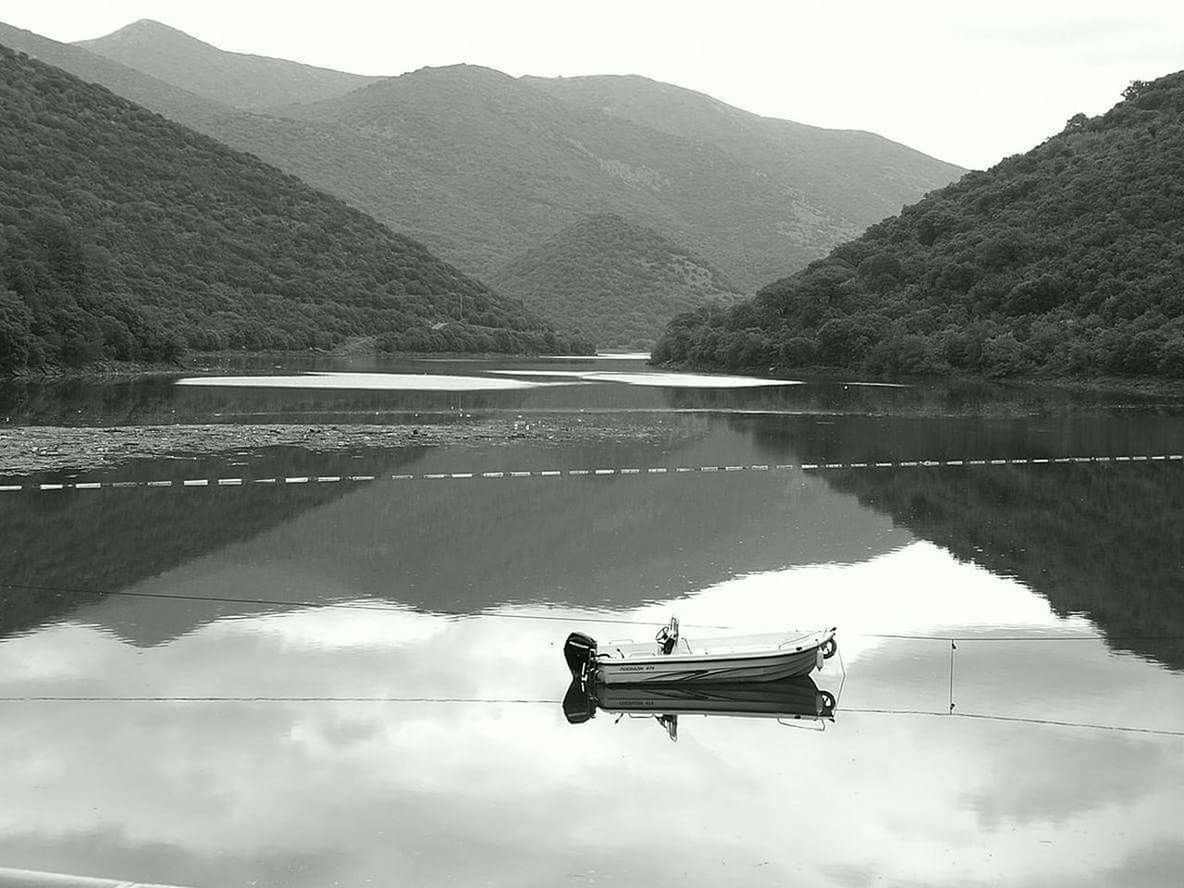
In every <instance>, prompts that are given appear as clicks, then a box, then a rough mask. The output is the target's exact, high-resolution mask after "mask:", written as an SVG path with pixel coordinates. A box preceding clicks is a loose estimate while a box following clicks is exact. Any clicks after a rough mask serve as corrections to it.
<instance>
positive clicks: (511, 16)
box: [0, 0, 1184, 168]
mask: <svg viewBox="0 0 1184 888" xmlns="http://www.w3.org/2000/svg"><path fill="white" fill-rule="evenodd" d="M140 18H153V19H156V20H158V21H162V22H164V23H165V24H169V25H172V26H173V27H176V28H180V29H181V30H183V31H186V32H187V33H189V34H192V35H193V36H195V37H198V38H200V39H202V40H206V41H208V42H210V43H213V44H215V45H217V46H220V47H222V48H224V49H229V50H234V51H238V52H253V53H259V54H263V55H272V56H277V57H281V58H289V59H295V60H297V61H302V62H307V63H310V64H316V65H323V66H326V67H332V68H338V69H341V70H346V71H354V72H357V73H363V74H378V75H395V74H400V73H403V72H405V71H413V70H415V69H417V68H421V67H423V66H425V65H433V66H434V65H448V64H455V63H458V62H467V63H470V64H479V65H486V66H489V67H492V68H497V69H499V70H502V71H506V72H507V73H510V74H514V75H521V74H535V75H543V76H555V75H579V74H641V75H645V76H647V77H652V78H654V79H656V80H662V81H666V82H669V83H675V84H678V85H680V86H685V87H689V88H691V89H696V90H699V91H701V92H705V93H708V94H710V95H712V96H715V97H716V98H719V99H722V100H723V101H725V102H728V103H730V104H733V105H736V106H738V107H741V108H745V109H747V110H749V111H753V112H756V113H758V114H764V115H768V116H772V117H782V118H787V119H790V120H796V121H799V122H802V123H809V124H814V125H817V126H826V127H837V128H844V129H862V130H870V131H872V132H876V133H879V134H881V135H883V136H887V137H888V138H890V139H894V140H896V141H899V142H903V143H904V144H907V145H910V146H912V147H914V148H917V149H919V150H921V151H924V152H926V153H927V154H931V155H933V156H935V157H939V158H941V159H943V160H947V161H950V162H953V163H957V164H960V165H962V166H967V167H975V168H981V167H986V166H989V165H991V164H993V163H995V162H996V161H998V160H1000V159H1001V158H1003V157H1005V156H1007V155H1009V154H1014V153H1017V152H1021V151H1026V150H1027V149H1028V148H1031V147H1032V146H1033V145H1036V144H1038V143H1039V142H1041V141H1043V139H1044V138H1046V137H1047V136H1049V135H1051V134H1053V133H1055V132H1057V131H1059V130H1060V129H1061V127H1062V126H1063V125H1064V122H1065V121H1066V120H1067V119H1068V118H1069V117H1071V116H1072V115H1073V114H1075V113H1077V112H1079V111H1084V112H1085V113H1087V114H1097V113H1101V112H1102V111H1105V110H1106V109H1107V108H1109V107H1110V106H1111V105H1113V104H1114V103H1115V102H1116V101H1118V99H1119V94H1120V93H1121V91H1122V89H1123V88H1124V87H1125V86H1126V85H1127V84H1128V83H1129V82H1130V81H1131V80H1134V79H1143V80H1147V79H1151V78H1154V77H1158V76H1161V75H1163V74H1167V73H1171V72H1173V71H1177V70H1180V69H1184V3H1179V2H1160V0H1145V2H1142V3H1138V4H1131V5H1130V6H1127V5H1125V4H1119V3H1116V2H1113V0H1111V2H1104V3H1103V2H1096V0H1070V2H1062V0H1027V2H1016V0H993V2H991V3H989V4H988V3H981V2H979V3H967V2H957V0H944V2H929V0H894V2H890V3H885V2H883V0H877V2H863V0H847V2H829V3H822V2H793V0H778V2H760V0H731V2H727V3H723V2H719V0H711V2H702V0H679V2H668V0H650V2H643V0H624V2H622V0H597V2H591V3H590V2H583V3H570V2H569V3H561V2H556V0H541V2H540V0H497V2H490V0H432V2H423V0H415V2H389V0H388V2H378V0H373V2H363V0H335V2H333V3H331V4H327V3H325V2H318V3H311V2H304V0H285V2H271V0H251V2H243V0H229V2H228V0H200V2H198V0H185V2H162V0H103V2H95V0H0V20H2V21H5V22H7V23H8V24H11V25H15V26H17V27H21V28H27V29H29V30H32V31H36V32H38V33H40V34H43V35H45V36H47V37H52V38H54V39H57V40H62V41H73V40H82V39H86V38H90V37H97V36H100V35H102V34H105V33H108V32H110V31H113V30H115V29H117V28H119V27H121V26H123V25H125V24H128V23H129V22H132V21H135V20H136V19H140Z"/></svg>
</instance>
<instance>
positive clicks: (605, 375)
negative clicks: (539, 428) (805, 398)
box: [489, 370, 803, 388]
mask: <svg viewBox="0 0 1184 888" xmlns="http://www.w3.org/2000/svg"><path fill="white" fill-rule="evenodd" d="M489 372H490V373H494V374H497V375H498V376H511V377H515V378H517V377H540V378H547V377H566V378H570V379H582V380H584V381H585V382H617V383H622V384H624V385H644V386H656V387H660V388H762V387H768V386H785V385H802V384H803V383H802V382H801V381H799V380H795V379H766V378H764V377H760V376H727V375H723V374H715V373H658V372H653V373H645V372H641V373H621V372H617V371H612V370H491V371H489Z"/></svg>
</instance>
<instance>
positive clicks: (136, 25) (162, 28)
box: [78, 18, 216, 48]
mask: <svg viewBox="0 0 1184 888" xmlns="http://www.w3.org/2000/svg"><path fill="white" fill-rule="evenodd" d="M162 39H167V40H174V41H183V42H186V43H194V44H200V45H201V46H209V47H210V48H216V47H214V46H213V45H212V44H210V43H206V42H205V41H203V40H199V39H198V38H196V37H194V36H193V35H192V34H187V33H185V32H184V31H182V30H180V29H179V28H174V27H173V26H172V25H166V24H165V23H164V22H158V21H157V20H156V19H147V18H142V19H136V21H134V22H132V23H130V24H127V25H124V26H123V27H122V28H120V29H119V30H117V31H112V32H111V33H110V34H107V35H105V36H103V37H96V38H93V39H92V40H79V41H78V44H79V45H82V46H85V45H86V44H88V43H92V42H95V41H97V40H104V41H116V40H118V41H122V42H125V43H126V42H137V41H139V42H143V41H156V40H162Z"/></svg>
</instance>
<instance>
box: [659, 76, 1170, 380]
mask: <svg viewBox="0 0 1184 888" xmlns="http://www.w3.org/2000/svg"><path fill="white" fill-rule="evenodd" d="M1182 111H1184V72H1182V73H1178V74H1172V75H1169V76H1167V77H1164V78H1161V79H1159V80H1156V81H1153V82H1150V83H1143V82H1139V81H1136V82H1135V83H1133V84H1132V85H1131V86H1130V87H1129V88H1128V89H1127V90H1126V91H1125V92H1124V101H1122V102H1120V103H1119V104H1118V105H1116V106H1115V107H1114V108H1113V109H1111V110H1110V111H1108V112H1107V113H1106V114H1103V115H1100V116H1098V117H1095V118H1092V119H1091V118H1087V117H1086V116H1085V115H1083V114H1078V115H1076V116H1074V117H1073V118H1072V119H1071V120H1070V121H1069V122H1068V124H1067V125H1066V127H1065V129H1064V130H1063V131H1062V132H1061V133H1059V134H1057V135H1055V136H1053V137H1051V138H1049V139H1048V140H1047V141H1045V142H1044V143H1043V144H1041V145H1039V146H1037V147H1036V148H1033V149H1032V150H1031V151H1029V152H1027V153H1026V154H1021V155H1016V156H1014V157H1010V158H1008V159H1006V160H1004V161H1003V162H1002V163H1000V164H998V165H996V166H995V167H993V168H991V169H990V170H987V171H985V172H976V173H969V174H967V175H966V176H965V177H963V178H962V179H961V180H960V181H958V182H956V183H955V184H953V185H949V186H947V187H945V188H943V189H941V190H939V191H936V192H934V193H932V194H930V195H928V196H927V197H925V198H924V199H923V200H921V201H920V202H918V203H916V204H913V205H912V206H909V207H906V208H905V210H904V211H903V212H902V213H901V214H900V215H899V216H896V217H893V218H890V219H887V220H885V221H884V222H881V223H879V224H877V225H874V226H872V227H871V228H869V229H868V230H867V231H866V232H865V233H864V234H863V235H862V236H861V237H859V238H857V239H856V240H853V241H851V242H849V243H847V244H844V245H842V246H840V247H838V248H837V249H835V250H834V251H832V252H831V253H830V255H829V256H827V257H826V258H825V259H821V260H819V261H817V262H814V263H812V264H811V265H810V266H809V267H808V268H806V269H805V270H803V271H801V272H799V273H798V274H795V275H793V276H790V277H787V278H784V279H782V280H779V281H777V282H775V283H773V284H770V285H769V286H767V287H765V288H764V289H763V290H761V291H760V292H759V293H758V294H757V296H756V298H755V299H753V300H751V301H746V302H743V303H741V304H739V305H737V306H735V307H733V308H731V309H729V310H727V311H718V310H703V311H700V312H698V313H696V314H692V315H684V316H680V317H679V318H676V319H675V321H674V322H673V323H672V324H671V326H670V327H669V329H668V330H667V332H666V334H665V335H664V337H663V338H662V340H661V341H660V342H659V344H658V346H657V348H656V350H655V357H656V358H657V359H659V360H661V361H664V362H668V363H681V364H690V365H696V366H703V367H727V368H733V369H736V368H754V369H761V370H766V371H767V370H770V369H772V370H773V371H776V372H783V371H792V370H800V369H802V368H810V367H815V366H822V367H830V368H839V369H842V370H843V371H844V372H859V373H865V374H873V375H880V374H883V375H891V376H897V375H927V374H946V373H958V374H965V375H981V376H1011V375H1042V376H1048V377H1053V378H1073V377H1086V376H1093V375H1098V374H1107V375H1114V376H1147V377H1161V378H1177V379H1178V378H1181V377H1184V160H1182V158H1184V113H1182Z"/></svg>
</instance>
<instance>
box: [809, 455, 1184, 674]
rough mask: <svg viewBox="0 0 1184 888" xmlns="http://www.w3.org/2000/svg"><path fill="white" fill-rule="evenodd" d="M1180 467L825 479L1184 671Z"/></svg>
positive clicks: (1114, 641) (1120, 644) (1120, 645)
mask: <svg viewBox="0 0 1184 888" xmlns="http://www.w3.org/2000/svg"><path fill="white" fill-rule="evenodd" d="M1180 472H1181V470H1180V468H1179V467H1178V466H1147V467H1138V466H1115V465H1111V466H1108V467H1106V466H1057V467H1055V468H1052V469H1040V468H1029V469H1024V468H1021V467H994V468H991V469H989V470H988V471H986V472H975V471H974V470H973V469H969V468H968V469H961V470H943V471H940V472H926V471H920V472H916V471H914V472H908V471H899V472H892V473H887V474H876V473H871V472H858V471H853V472H846V473H841V474H837V475H827V476H826V478H827V481H828V482H829V483H830V484H831V485H832V486H833V487H834V489H835V490H839V491H842V492H844V493H852V494H855V495H856V496H857V497H858V498H859V501H860V502H861V503H863V504H864V505H866V506H868V507H870V508H873V509H876V510H877V511H880V512H882V513H884V514H887V515H891V516H892V518H893V520H895V521H898V522H900V523H901V524H902V525H904V526H905V527H908V528H909V529H910V530H912V531H913V532H914V533H916V534H918V535H919V536H923V537H925V538H927V539H929V540H932V541H933V542H935V543H937V544H938V545H941V546H944V547H946V548H947V549H949V550H950V551H951V552H952V553H954V555H956V556H957V557H959V558H962V559H965V560H967V561H973V562H976V563H978V564H981V565H983V566H984V567H986V568H988V569H989V570H991V571H993V572H995V573H998V574H1004V575H1009V576H1014V577H1016V578H1017V579H1019V580H1021V581H1022V582H1024V583H1025V584H1027V585H1028V586H1030V587H1031V588H1032V589H1034V590H1036V591H1037V592H1039V593H1040V594H1042V595H1044V596H1045V597H1046V598H1047V599H1048V600H1049V603H1050V604H1051V605H1052V606H1053V608H1054V610H1056V611H1057V612H1058V613H1059V614H1062V615H1067V614H1069V613H1084V614H1086V615H1087V616H1088V617H1089V618H1090V619H1091V620H1093V621H1094V622H1095V623H1097V625H1098V626H1099V628H1100V629H1101V630H1102V632H1103V634H1104V635H1105V636H1106V637H1107V639H1108V642H1109V644H1110V646H1111V647H1113V648H1115V649H1118V650H1126V651H1133V652H1135V653H1138V654H1142V655H1144V656H1148V657H1152V658H1153V659H1155V660H1158V661H1159V662H1161V663H1163V664H1165V665H1167V666H1171V667H1172V668H1175V669H1184V594H1181V590H1184V546H1182V545H1181V543H1182V537H1181V527H1184V478H1182V477H1181V474H1180ZM1148 636H1174V638H1173V639H1171V640H1152V639H1151V638H1149V637H1148Z"/></svg>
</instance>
